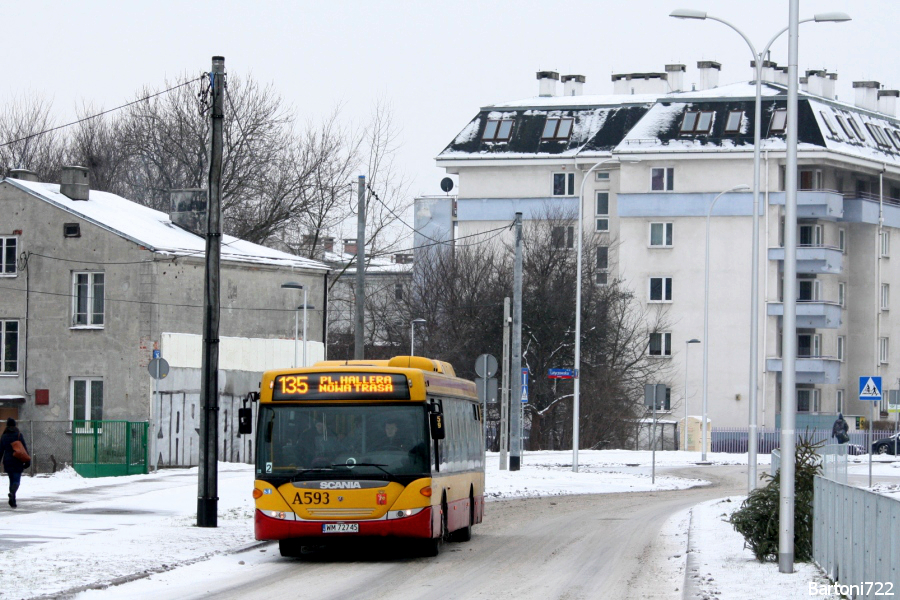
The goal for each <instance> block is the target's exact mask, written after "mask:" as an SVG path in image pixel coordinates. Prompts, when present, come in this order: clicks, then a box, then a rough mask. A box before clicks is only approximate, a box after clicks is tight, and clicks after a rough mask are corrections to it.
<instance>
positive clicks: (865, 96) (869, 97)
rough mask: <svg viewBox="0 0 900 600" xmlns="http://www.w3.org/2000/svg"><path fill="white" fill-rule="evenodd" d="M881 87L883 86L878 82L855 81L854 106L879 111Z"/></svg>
mask: <svg viewBox="0 0 900 600" xmlns="http://www.w3.org/2000/svg"><path fill="white" fill-rule="evenodd" d="M880 87H881V84H880V83H878V82H877V81H854V82H853V90H854V92H855V93H856V98H855V100H854V102H853V104H855V105H856V106H857V107H858V108H864V109H866V110H878V89H879V88H880Z"/></svg>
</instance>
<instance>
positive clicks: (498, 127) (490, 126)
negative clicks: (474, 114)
mask: <svg viewBox="0 0 900 600" xmlns="http://www.w3.org/2000/svg"><path fill="white" fill-rule="evenodd" d="M512 125H513V122H512V120H511V119H502V120H500V119H488V122H487V125H485V126H484V135H483V136H481V139H483V140H485V141H488V142H505V141H508V140H509V134H510V132H511V131H512Z"/></svg>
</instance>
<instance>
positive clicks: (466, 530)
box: [450, 492, 475, 542]
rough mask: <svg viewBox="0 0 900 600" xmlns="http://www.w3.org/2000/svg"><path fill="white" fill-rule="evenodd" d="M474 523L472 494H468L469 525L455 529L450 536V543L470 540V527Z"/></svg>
mask: <svg viewBox="0 0 900 600" xmlns="http://www.w3.org/2000/svg"><path fill="white" fill-rule="evenodd" d="M474 523H475V499H474V498H473V497H472V492H469V524H468V525H467V526H466V527H463V528H461V529H457V530H456V531H454V532H452V533H451V534H450V541H451V542H468V541H469V540H471V539H472V525H473V524H474Z"/></svg>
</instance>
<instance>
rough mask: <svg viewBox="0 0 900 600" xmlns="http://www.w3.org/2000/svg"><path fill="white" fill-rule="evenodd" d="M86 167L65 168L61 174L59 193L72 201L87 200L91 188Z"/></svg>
mask: <svg viewBox="0 0 900 600" xmlns="http://www.w3.org/2000/svg"><path fill="white" fill-rule="evenodd" d="M88 173H89V171H88V170H87V169H86V168H85V167H63V168H62V171H61V172H60V174H59V192H60V193H61V194H63V195H64V196H68V197H69V198H71V199H72V200H87V199H88V194H90V191H91V186H90V180H89V179H88Z"/></svg>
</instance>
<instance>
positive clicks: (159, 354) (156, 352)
mask: <svg viewBox="0 0 900 600" xmlns="http://www.w3.org/2000/svg"><path fill="white" fill-rule="evenodd" d="M153 358H162V351H161V350H154V351H153Z"/></svg>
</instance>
